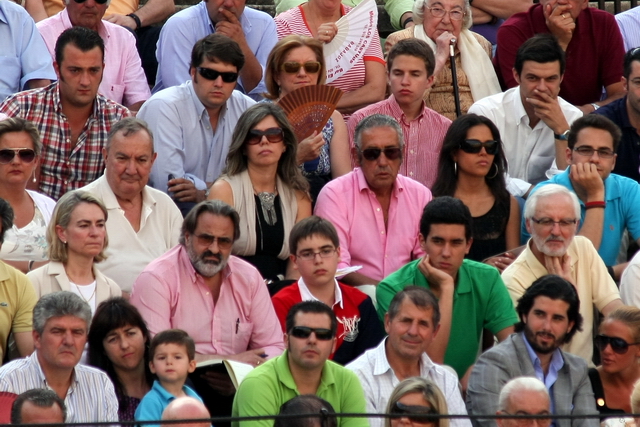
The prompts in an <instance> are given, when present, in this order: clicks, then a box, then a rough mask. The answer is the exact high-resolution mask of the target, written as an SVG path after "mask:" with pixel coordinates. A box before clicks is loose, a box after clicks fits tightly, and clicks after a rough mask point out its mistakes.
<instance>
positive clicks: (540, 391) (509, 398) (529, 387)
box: [496, 377, 551, 427]
mask: <svg viewBox="0 0 640 427" xmlns="http://www.w3.org/2000/svg"><path fill="white" fill-rule="evenodd" d="M498 408H500V409H498V412H496V414H497V415H519V416H526V415H539V416H544V415H549V416H550V415H551V400H550V399H549V392H548V391H547V387H545V385H544V383H543V382H542V381H540V380H539V379H537V378H534V377H517V378H514V379H512V380H510V381H509V382H508V383H506V384H505V385H504V387H502V390H501V391H500V397H499V398H498ZM521 421H522V420H518V419H517V418H498V419H496V424H497V425H498V427H517V426H519V425H521ZM537 424H538V426H539V427H546V426H548V425H549V424H551V418H538V419H537Z"/></svg>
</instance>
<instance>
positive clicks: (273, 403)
mask: <svg viewBox="0 0 640 427" xmlns="http://www.w3.org/2000/svg"><path fill="white" fill-rule="evenodd" d="M337 324H338V321H337V319H336V316H335V314H334V313H333V311H332V310H331V308H330V307H329V306H327V305H326V304H324V303H322V302H320V301H304V302H301V303H298V304H296V305H294V306H293V307H291V310H289V313H288V314H287V320H286V330H287V332H286V334H285V342H286V344H287V350H286V351H285V352H284V353H283V354H282V355H281V356H278V357H276V358H274V359H272V360H270V361H268V362H267V363H265V364H264V365H263V366H260V367H259V368H258V369H254V370H253V371H251V372H250V373H249V374H248V375H247V376H246V377H245V379H244V381H242V383H241V384H240V388H238V392H237V393H236V397H235V399H234V400H233V416H234V417H250V416H256V415H276V414H278V411H279V409H280V406H281V405H282V404H283V403H285V402H286V401H288V400H290V399H292V398H294V397H295V396H297V395H300V394H316V395H318V397H321V398H323V399H325V400H326V401H327V402H329V403H330V404H331V406H333V408H334V409H335V411H336V412H337V413H364V412H365V402H364V394H363V392H362V387H361V386H360V382H359V381H358V377H356V375H355V374H354V373H353V372H351V371H349V370H348V369H346V368H343V367H342V366H340V365H338V364H336V363H334V362H331V361H330V360H327V359H328V358H329V355H330V354H331V353H332V352H333V350H334V348H335V345H336V332H337ZM272 425H273V421H271V420H260V421H242V422H237V421H236V422H234V423H232V426H233V427H268V426H272ZM368 425H369V422H368V421H367V420H366V418H362V417H358V418H349V417H340V419H339V421H338V427H361V426H362V427H366V426H368Z"/></svg>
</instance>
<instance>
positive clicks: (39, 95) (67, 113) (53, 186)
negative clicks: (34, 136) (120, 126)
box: [0, 27, 131, 200]
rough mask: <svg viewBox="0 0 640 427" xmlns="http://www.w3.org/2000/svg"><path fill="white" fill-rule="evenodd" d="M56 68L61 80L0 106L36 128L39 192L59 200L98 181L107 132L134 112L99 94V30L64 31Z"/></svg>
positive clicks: (101, 45)
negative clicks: (39, 152)
mask: <svg viewBox="0 0 640 427" xmlns="http://www.w3.org/2000/svg"><path fill="white" fill-rule="evenodd" d="M54 67H55V69H56V73H57V74H58V76H59V78H60V79H59V80H58V81H57V82H55V83H53V84H51V85H49V86H47V87H45V88H42V89H38V90H32V91H26V92H20V93H17V94H15V95H13V96H10V97H9V98H7V99H6V100H5V101H4V102H3V103H2V104H0V112H3V113H6V114H7V115H8V116H9V117H16V116H17V117H22V118H23V119H25V120H29V121H31V122H33V123H34V124H35V125H36V126H37V127H38V130H39V131H40V137H41V138H42V142H43V150H42V155H41V159H40V179H39V185H38V188H39V191H41V192H42V193H44V194H46V195H47V196H49V197H51V198H52V199H54V200H57V199H59V198H60V197H61V196H62V195H63V194H64V193H66V192H67V191H70V190H75V189H78V188H80V187H83V186H85V185H87V184H89V183H90V182H93V181H95V180H96V179H98V178H99V177H100V175H101V174H102V172H103V170H104V161H103V160H102V149H103V148H104V147H105V145H106V143H107V134H108V133H109V130H111V126H112V125H113V124H114V123H116V122H117V121H119V120H120V119H122V118H123V117H128V116H129V115H130V114H131V113H130V112H129V110H127V109H126V108H125V107H123V106H122V105H120V104H117V103H115V102H113V101H111V100H109V99H107V98H105V97H104V96H102V95H100V94H99V93H98V86H99V85H100V81H101V80H102V71H103V69H104V42H103V41H102V38H100V36H99V35H98V33H96V32H95V31H92V30H89V29H87V28H84V27H72V28H69V29H68V30H65V31H63V33H62V34H61V35H60V37H59V38H58V41H57V42H56V61H55V64H54Z"/></svg>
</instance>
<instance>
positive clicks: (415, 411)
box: [391, 402, 438, 424]
mask: <svg viewBox="0 0 640 427" xmlns="http://www.w3.org/2000/svg"><path fill="white" fill-rule="evenodd" d="M391 414H392V415H399V416H400V417H396V418H401V417H407V418H409V419H410V420H411V421H412V422H414V423H419V424H432V423H437V422H438V418H437V417H432V416H430V415H437V414H438V411H436V410H435V409H433V408H432V407H431V406H422V405H405V404H404V403H400V402H396V403H394V404H393V406H392V407H391Z"/></svg>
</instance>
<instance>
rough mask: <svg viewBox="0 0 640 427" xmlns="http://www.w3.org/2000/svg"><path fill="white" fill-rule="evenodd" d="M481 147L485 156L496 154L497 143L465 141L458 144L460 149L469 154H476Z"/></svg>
mask: <svg viewBox="0 0 640 427" xmlns="http://www.w3.org/2000/svg"><path fill="white" fill-rule="evenodd" d="M482 147H484V149H485V151H486V152H487V154H491V155H493V154H496V153H497V152H498V141H485V142H480V141H478V140H477V139H465V140H464V141H462V142H461V143H460V149H461V150H462V151H464V152H465V153H470V154H478V153H479V152H480V150H482Z"/></svg>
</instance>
